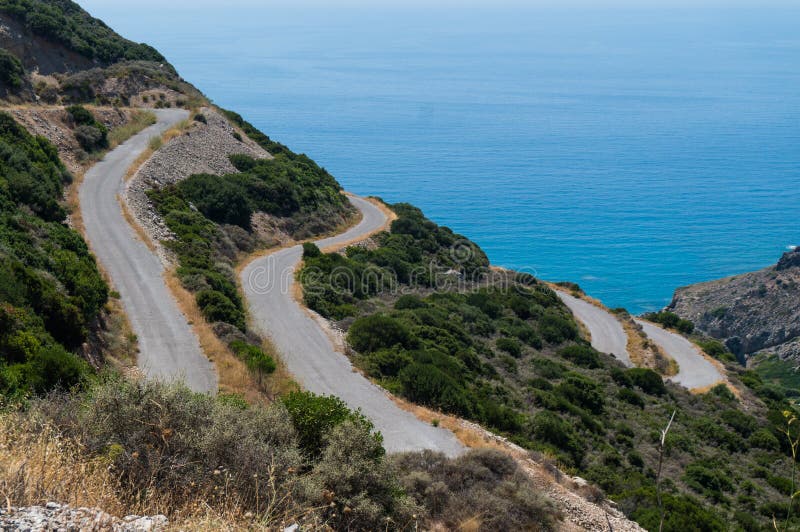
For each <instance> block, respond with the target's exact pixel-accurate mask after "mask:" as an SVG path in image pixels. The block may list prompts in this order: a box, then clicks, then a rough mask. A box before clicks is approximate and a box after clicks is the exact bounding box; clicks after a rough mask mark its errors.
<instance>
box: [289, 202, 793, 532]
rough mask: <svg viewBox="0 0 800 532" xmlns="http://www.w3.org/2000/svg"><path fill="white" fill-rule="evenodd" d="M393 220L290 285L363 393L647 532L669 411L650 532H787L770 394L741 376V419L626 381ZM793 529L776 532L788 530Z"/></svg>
mask: <svg viewBox="0 0 800 532" xmlns="http://www.w3.org/2000/svg"><path fill="white" fill-rule="evenodd" d="M394 208H395V210H396V212H397V214H398V220H397V221H396V222H394V223H393V225H392V228H391V232H389V233H386V234H382V235H378V236H377V237H375V238H374V239H373V240H374V241H375V243H376V244H377V247H372V246H369V247H352V248H349V249H347V250H346V252H345V253H344V254H322V253H320V252H319V250H318V249H315V248H314V247H313V246H307V247H306V249H305V250H304V260H305V266H304V269H303V271H302V273H301V281H302V282H303V286H304V289H305V298H306V302H307V303H308V304H309V306H311V307H312V308H314V309H315V310H317V311H318V312H320V313H321V314H323V315H325V316H327V317H329V318H331V319H335V320H338V323H339V325H340V326H342V327H344V328H345V329H347V330H348V333H347V337H348V340H349V343H350V344H351V346H352V347H353V349H354V350H355V353H354V354H353V361H354V362H355V364H356V365H358V366H359V367H360V368H362V369H363V370H364V371H365V372H366V373H367V374H368V375H370V376H371V377H372V378H373V379H375V380H376V381H377V382H379V383H380V384H381V385H383V386H384V387H385V388H387V389H388V390H390V391H392V392H394V393H396V394H398V395H402V396H404V397H406V398H408V399H410V400H412V401H414V402H417V403H420V404H423V405H427V406H430V407H433V408H436V409H440V410H442V411H445V412H448V413H453V414H456V415H459V416H463V417H467V418H470V419H474V420H476V421H479V422H481V423H482V424H484V425H485V426H487V427H489V428H491V429H493V430H495V431H497V432H499V433H502V434H504V435H506V436H508V437H509V438H511V439H512V440H513V441H514V442H516V443H518V444H520V445H523V446H524V447H527V448H529V449H532V450H537V451H540V452H544V453H545V454H547V455H550V456H553V457H555V458H556V459H557V460H558V461H559V462H560V463H561V465H562V466H563V467H564V468H565V469H567V470H568V471H571V472H575V473H578V474H580V475H581V476H584V477H585V478H587V479H589V480H590V481H592V482H593V483H595V484H596V485H597V486H599V487H600V488H601V489H602V490H603V491H604V492H605V493H606V494H607V495H608V496H610V497H611V498H613V499H614V500H616V501H617V502H618V503H619V505H620V507H621V508H622V509H623V510H624V511H625V512H626V513H627V514H628V515H630V516H631V517H633V518H634V519H636V520H638V521H639V522H640V523H642V524H643V525H644V526H646V527H648V528H650V529H657V528H658V522H659V518H660V512H659V509H658V503H657V497H656V489H655V477H656V473H655V470H656V468H657V463H658V448H659V441H660V430H661V429H662V428H663V426H664V425H665V424H666V422H667V421H668V420H669V418H670V415H671V413H672V411H673V410H676V411H677V414H676V417H675V422H674V423H673V425H672V429H671V431H670V436H669V438H668V439H667V441H666V449H665V458H664V460H665V466H664V471H663V473H662V479H661V491H662V499H663V501H664V507H665V509H666V514H667V518H666V520H665V527H664V530H672V531H684V530H727V529H728V527H729V525H730V524H731V523H735V524H734V525H733V528H734V529H736V528H737V527H739V528H741V529H745V530H763V529H767V528H768V527H769V526H770V521H771V518H772V515H773V514H774V515H776V516H777V517H781V516H783V518H785V517H786V515H787V514H788V508H789V499H788V497H787V496H786V482H787V480H786V479H787V478H788V477H789V475H790V471H791V464H792V458H791V454H790V449H789V447H788V446H787V444H786V437H785V436H784V435H782V432H781V431H782V428H783V427H784V425H785V421H784V419H783V416H782V414H781V412H782V410H783V409H785V408H787V407H788V405H787V402H786V396H785V395H784V394H783V393H782V392H781V391H779V390H775V389H772V388H770V387H769V386H768V385H764V384H763V382H761V381H760V380H758V376H757V375H755V374H753V373H750V372H746V373H744V374H742V381H743V383H744V384H746V385H748V386H751V387H752V388H753V391H750V392H748V391H747V390H746V389H745V392H744V396H743V399H742V400H743V401H746V402H747V407H746V408H745V407H743V405H741V404H740V403H739V399H737V397H736V396H734V395H733V394H732V393H731V392H730V391H729V390H728V388H727V387H725V386H720V387H717V388H714V389H713V390H711V391H710V392H709V393H707V394H704V395H699V396H697V395H692V394H690V393H689V392H687V391H686V390H685V389H683V388H680V387H678V386H675V385H671V384H666V383H665V382H664V380H662V378H661V376H660V375H658V374H657V373H655V372H654V371H652V370H649V369H643V368H633V369H625V368H623V367H622V366H621V365H620V364H619V362H618V361H616V360H615V359H613V358H612V357H609V356H606V355H605V354H602V353H598V352H597V351H595V350H594V349H592V348H591V346H590V345H589V344H588V343H586V342H584V341H582V340H581V339H580V338H579V333H578V328H577V325H576V323H575V322H574V320H573V318H572V316H571V315H570V314H569V312H568V311H567V310H566V308H565V307H564V306H563V305H562V304H561V302H560V300H559V299H558V298H557V297H556V295H555V294H554V293H553V292H552V291H551V290H550V289H549V288H547V287H546V286H545V285H544V284H542V283H539V282H537V281H536V280H535V279H533V278H531V277H530V276H522V275H515V274H513V273H511V272H507V273H505V274H501V273H498V272H493V271H490V270H488V269H487V268H486V266H487V262H486V260H485V256H484V255H483V254H482V252H480V250H479V249H477V246H475V245H474V244H472V243H469V242H468V241H464V240H462V239H461V237H458V236H457V235H453V234H452V233H451V232H449V230H447V229H445V228H439V227H437V226H436V225H435V224H433V223H432V222H430V221H428V220H426V219H424V217H423V216H422V214H421V213H420V212H419V211H417V210H416V209H413V208H410V207H408V206H404V205H401V206H399V207H397V206H395V207H394ZM454 245H455V246H456V247H457V248H458V249H459V250H465V249H472V250H473V251H472V252H471V253H459V252H455V253H454V252H453V251H452V248H453V246H454ZM454 257H458V260H453V258H454ZM662 317H663V316H657V317H656V318H657V319H659V320H660V319H661V318H662ZM666 321H668V324H669V325H671V326H673V327H678V326H680V323H679V322H677V321H676V322H674V323H673V322H672V321H671V320H669V317H667V320H666ZM682 328H683V329H684V330H686V331H688V330H689V328H688V327H687V326H683V327H682ZM705 347H706V348H707V349H708V350H710V351H712V352H714V353H716V351H715V347H716V346H713V345H711V344H709V345H706V346H705ZM719 356H720V357H721V356H722V355H719ZM754 393H755V394H756V395H757V396H758V397H759V398H756V397H754V396H753V394H754ZM794 504H795V505H797V502H796V501H795V503H794ZM751 514H752V517H751ZM792 515H794V516H795V517H790V522H789V525H788V526H789V527H790V528H791V527H792V526H798V525H800V521H797V519H798V515H800V514H798V513H796V512H793V513H792Z"/></svg>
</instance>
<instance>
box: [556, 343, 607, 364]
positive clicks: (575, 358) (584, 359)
mask: <svg viewBox="0 0 800 532" xmlns="http://www.w3.org/2000/svg"><path fill="white" fill-rule="evenodd" d="M558 356H560V357H563V358H566V359H567V360H569V361H571V362H573V363H574V364H577V365H578V366H582V367H584V368H599V367H600V366H601V364H600V355H599V354H598V353H597V351H595V350H594V349H593V348H592V347H591V346H589V345H586V344H575V345H570V346H567V347H564V348H562V349H559V350H558Z"/></svg>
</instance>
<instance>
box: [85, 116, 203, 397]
mask: <svg viewBox="0 0 800 532" xmlns="http://www.w3.org/2000/svg"><path fill="white" fill-rule="evenodd" d="M155 113H156V116H157V118H158V120H157V122H156V123H155V124H154V125H152V126H150V127H148V128H147V129H145V130H144V131H142V132H141V133H139V134H137V135H135V136H133V137H131V138H130V139H129V140H128V141H127V142H125V143H124V144H122V145H120V146H119V147H117V148H116V149H114V150H113V151H111V152H110V153H108V154H107V155H106V156H105V158H104V159H103V160H102V161H100V162H99V163H97V164H96V165H94V166H93V167H92V168H91V169H90V170H89V171H88V172H86V175H85V176H84V179H83V184H82V185H81V188H80V192H79V197H80V206H81V213H82V216H83V222H84V225H85V227H86V236H87V238H88V240H89V243H90V245H91V248H92V251H93V252H94V254H95V255H96V256H97V258H98V260H99V261H100V263H101V264H102V266H103V267H104V268H105V270H106V272H108V275H109V276H110V277H111V281H112V283H113V285H114V287H115V289H116V290H117V291H118V292H119V293H120V296H121V298H122V305H123V307H124V309H125V312H126V314H127V315H128V318H129V319H130V322H131V326H132V327H133V332H134V333H135V334H136V336H137V337H138V341H139V350H140V353H139V360H138V365H139V367H140V369H141V370H142V371H143V372H144V373H145V375H147V376H148V377H149V378H152V379H158V380H164V381H174V380H183V381H184V382H185V383H186V385H187V386H189V388H191V389H192V390H195V391H198V392H209V393H216V391H217V376H216V371H215V369H214V366H213V364H212V363H211V362H210V361H209V360H208V359H207V358H206V357H205V356H204V355H203V352H202V351H201V350H200V344H199V342H198V340H197V337H196V336H195V334H194V332H193V331H192V328H191V326H190V325H189V324H188V323H187V322H186V317H185V316H184V315H183V314H182V313H181V311H180V309H179V308H178V305H177V303H176V302H175V300H174V299H173V298H172V294H171V292H170V291H169V289H168V288H167V285H166V283H165V282H164V277H163V274H164V267H163V265H162V264H161V261H160V260H159V259H158V257H156V255H155V254H154V253H153V252H151V251H150V249H149V248H148V247H147V246H146V245H145V244H144V242H142V241H141V240H140V239H139V238H138V237H137V235H136V232H135V231H134V229H133V228H132V227H131V226H130V225H129V224H128V222H127V221H126V220H125V218H124V216H123V215H122V210H121V207H120V204H119V202H118V200H117V197H118V196H120V195H121V194H122V192H123V189H124V187H125V182H124V178H125V174H126V173H127V171H128V169H129V168H130V167H131V166H132V165H133V164H134V162H135V161H136V159H137V158H138V157H139V156H140V155H141V154H142V153H143V152H144V151H145V149H147V147H148V144H149V142H150V139H151V138H152V137H155V136H158V135H161V134H162V133H163V132H164V131H166V130H167V129H169V128H170V127H171V126H173V125H174V124H176V123H178V122H180V121H181V120H184V119H186V118H188V116H189V113H188V111H184V110H180V109H163V110H156V111H155Z"/></svg>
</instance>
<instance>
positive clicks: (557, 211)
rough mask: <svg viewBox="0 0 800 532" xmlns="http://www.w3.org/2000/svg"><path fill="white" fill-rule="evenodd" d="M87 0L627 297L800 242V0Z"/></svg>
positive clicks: (357, 155)
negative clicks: (724, 1) (359, 0)
mask: <svg viewBox="0 0 800 532" xmlns="http://www.w3.org/2000/svg"><path fill="white" fill-rule="evenodd" d="M85 5H86V6H87V7H88V8H89V9H90V10H91V11H92V12H93V14H95V15H96V16H100V17H101V18H103V19H105V20H106V22H108V23H109V24H110V25H111V26H113V27H114V28H115V29H117V30H118V31H120V32H122V33H123V34H125V35H126V36H129V37H131V38H134V39H136V40H139V41H145V42H148V43H151V44H153V45H155V46H156V47H158V48H159V49H160V50H161V51H162V52H163V53H164V54H165V55H167V57H168V58H169V59H170V61H171V62H173V63H174V64H175V65H176V67H177V68H178V69H179V71H180V72H181V73H182V75H183V76H184V77H185V78H186V79H188V80H190V81H192V82H193V83H195V84H196V85H197V86H198V87H200V88H201V89H202V90H203V91H204V92H206V94H208V95H209V96H210V97H211V98H212V99H213V100H214V101H215V102H217V103H218V104H220V105H222V106H224V107H226V108H230V109H234V110H236V111H238V112H240V113H241V114H243V115H244V116H245V117H246V118H247V119H249V120H250V121H251V122H253V123H254V124H255V125H257V126H258V127H260V128H261V129H263V130H264V131H265V132H266V133H267V134H269V135H270V136H272V137H273V138H275V139H278V140H280V141H282V142H284V143H286V144H288V145H289V146H290V147H292V148H293V149H294V150H296V151H303V152H305V153H307V154H309V155H310V156H311V157H313V158H314V159H316V160H317V161H318V162H319V163H320V164H322V165H323V166H325V167H326V168H327V169H328V170H330V171H331V173H333V174H334V175H335V176H336V177H337V178H338V179H339V181H340V182H341V183H342V184H343V185H344V186H345V187H346V188H348V189H349V190H351V191H354V192H356V193H359V194H365V195H377V196H381V197H383V198H384V199H386V200H387V201H391V202H396V201H408V202H411V203H414V204H416V205H418V206H420V207H421V208H422V209H423V210H424V211H425V212H426V214H427V215H428V216H429V217H431V218H432V219H434V220H435V221H437V222H439V223H442V224H445V225H448V226H450V227H452V228H453V229H454V230H456V231H458V232H461V233H464V234H466V235H468V236H469V237H471V238H472V239H474V240H476V241H477V242H478V243H479V244H480V245H481V246H482V247H483V248H484V249H485V250H486V251H487V253H488V254H489V256H490V258H491V259H492V261H493V262H494V263H495V264H499V265H503V266H509V267H515V268H525V269H527V270H535V271H536V272H537V273H538V275H539V276H541V277H543V278H545V279H550V280H571V281H575V282H578V283H580V284H581V285H582V286H583V287H584V288H585V289H586V291H587V292H588V293H590V294H591V295H593V296H596V297H599V298H601V299H602V300H604V301H605V302H606V303H607V304H609V305H610V306H625V307H627V308H628V309H630V310H631V311H634V312H641V311H645V310H651V309H656V308H659V307H662V306H664V305H665V304H666V303H668V302H669V300H670V297H671V294H672V292H673V290H674V289H675V288H676V287H678V286H681V285H686V284H689V283H694V282H698V281H703V280H708V279H714V278H718V277H722V276H726V275H731V274H735V273H740V272H744V271H748V270H753V269H757V268H761V267H764V266H767V265H769V264H772V263H774V262H775V261H776V260H777V258H778V257H779V255H780V253H781V252H782V251H784V250H785V248H786V247H787V246H788V245H792V244H800V224H798V208H799V207H800V33H798V28H800V10H796V9H795V10H792V9H759V10H755V9H716V10H711V9H699V8H696V9H683V10H679V9H672V10H668V9H582V10H578V9H572V10H566V9H545V8H539V9H523V8H498V9H494V10H488V9H479V8H474V9H451V10H443V9H424V8H406V9H390V8H383V9H378V8H352V9H330V8H324V9H313V10H311V9H305V10H300V9H294V10H292V9H276V8H275V7H274V6H273V7H268V6H263V7H252V6H250V7H236V3H234V4H225V5H224V6H223V5H221V4H218V5H217V6H216V7H214V6H211V5H206V4H199V5H195V6H194V7H191V8H190V7H186V6H187V4H180V3H179V4H174V5H173V4H167V3H164V5H161V6H158V7H151V8H148V9H141V8H139V7H137V6H138V4H135V3H133V2H130V3H129V2H113V3H110V2H99V1H96V2H92V1H89V2H85ZM148 5H150V4H145V6H148Z"/></svg>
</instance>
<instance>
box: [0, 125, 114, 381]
mask: <svg viewBox="0 0 800 532" xmlns="http://www.w3.org/2000/svg"><path fill="white" fill-rule="evenodd" d="M70 180H71V177H70V175H69V173H68V172H67V170H66V169H65V168H64V166H63V164H62V163H61V162H60V160H59V159H58V154H57V152H56V148H55V147H54V146H53V145H52V144H50V143H49V142H48V141H47V140H46V139H44V138H41V137H32V136H31V135H29V134H28V133H27V132H26V131H25V130H24V129H23V128H22V127H21V126H20V125H19V124H17V123H16V122H15V121H14V119H13V118H12V117H11V116H9V115H8V114H6V113H0V393H2V394H4V395H24V394H28V393H30V392H44V391H47V390H49V389H52V388H53V387H55V386H57V385H60V386H64V387H68V386H72V385H74V384H77V383H78V382H80V381H81V379H82V378H83V377H84V376H85V375H86V374H87V372H88V367H87V365H86V364H85V363H84V362H83V361H82V360H81V359H80V358H79V357H78V356H76V355H75V354H74V353H75V351H76V350H77V349H78V348H79V347H80V346H81V345H82V344H83V343H84V342H85V341H86V340H87V338H88V331H89V329H90V327H92V324H93V322H94V321H95V319H96V318H97V315H98V313H99V312H100V310H101V309H102V307H103V305H104V304H105V302H106V300H107V297H108V288H107V286H106V285H105V283H104V282H103V280H102V278H101V277H100V274H99V272H98V269H97V265H96V263H95V261H94V258H93V257H92V255H91V254H90V253H89V250H88V248H87V246H86V243H85V242H84V241H83V239H82V238H81V237H80V235H79V234H78V233H76V232H75V231H73V230H72V229H70V228H69V227H67V226H66V225H65V224H64V221H65V218H66V212H65V211H64V209H63V207H62V206H61V205H60V203H59V202H60V200H61V198H62V192H63V187H64V185H65V184H67V183H69V182H70Z"/></svg>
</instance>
